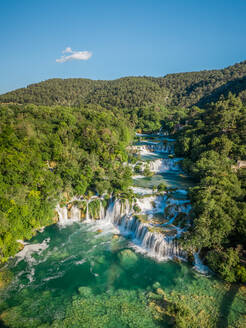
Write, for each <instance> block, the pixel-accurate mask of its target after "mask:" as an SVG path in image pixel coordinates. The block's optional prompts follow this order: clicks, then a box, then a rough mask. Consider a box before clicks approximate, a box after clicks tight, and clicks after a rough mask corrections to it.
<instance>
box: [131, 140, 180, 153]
mask: <svg viewBox="0 0 246 328" xmlns="http://www.w3.org/2000/svg"><path fill="white" fill-rule="evenodd" d="M134 148H136V149H139V150H140V152H141V153H143V154H144V153H145V152H157V153H165V154H173V153H174V145H173V143H170V142H167V143H161V142H158V143H157V142H149V143H148V144H145V145H141V146H136V147H134Z"/></svg>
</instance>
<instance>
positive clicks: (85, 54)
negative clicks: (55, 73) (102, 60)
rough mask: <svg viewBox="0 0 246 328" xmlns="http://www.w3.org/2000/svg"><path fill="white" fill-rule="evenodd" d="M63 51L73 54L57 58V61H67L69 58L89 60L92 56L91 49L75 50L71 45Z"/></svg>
mask: <svg viewBox="0 0 246 328" xmlns="http://www.w3.org/2000/svg"><path fill="white" fill-rule="evenodd" d="M62 53H63V54H65V53H70V54H71V55H63V56H61V58H58V59H56V62H57V63H65V62H67V61H68V60H88V59H89V58H91V56H92V52H90V51H73V50H72V49H71V48H70V47H67V48H66V49H65V50H63V51H62Z"/></svg>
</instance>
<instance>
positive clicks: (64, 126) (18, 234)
mask: <svg viewBox="0 0 246 328" xmlns="http://www.w3.org/2000/svg"><path fill="white" fill-rule="evenodd" d="M119 115H120V114H117V115H116V114H113V113H112V112H110V111H107V110H103V109H102V108H101V107H100V106H98V107H95V106H94V107H91V108H76V109H74V108H66V107H61V106H60V107H45V106H39V107H38V106H35V105H26V106H22V105H2V106H1V107H0V261H5V260H7V258H8V257H9V256H12V255H14V254H15V253H16V252H17V251H18V249H19V244H18V243H17V242H16V240H18V239H29V238H30V237H31V236H32V235H33V234H34V232H35V230H36V229H38V228H40V227H42V226H45V225H47V224H51V223H52V222H53V221H52V218H54V217H55V213H54V208H55V205H56V203H57V202H58V201H59V199H61V198H62V194H63V193H64V192H65V193H66V195H67V197H66V198H68V199H69V197H71V196H73V195H85V194H90V193H92V194H95V193H98V194H102V193H105V192H109V193H111V192H115V193H119V192H124V191H126V190H127V189H128V186H129V185H130V184H131V169H130V168H128V167H127V166H125V165H123V163H124V162H127V160H128V157H127V153H126V146H127V145H128V144H129V142H130V140H131V138H132V132H131V130H129V128H128V127H127V124H126V122H125V119H124V117H122V116H119ZM92 205H93V204H91V205H90V210H91V211H92V212H93V213H94V212H95V213H94V214H95V215H96V216H98V208H96V209H95V208H93V209H92Z"/></svg>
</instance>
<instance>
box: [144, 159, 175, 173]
mask: <svg viewBox="0 0 246 328" xmlns="http://www.w3.org/2000/svg"><path fill="white" fill-rule="evenodd" d="M149 166H150V170H151V171H152V172H160V173H163V172H166V171H178V170H179V169H180V168H179V166H178V160H177V159H173V158H160V159H157V160H155V161H151V162H149Z"/></svg>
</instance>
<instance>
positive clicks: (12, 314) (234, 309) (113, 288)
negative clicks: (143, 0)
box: [0, 155, 246, 328]
mask: <svg viewBox="0 0 246 328" xmlns="http://www.w3.org/2000/svg"><path fill="white" fill-rule="evenodd" d="M157 156H158V155H157ZM143 159H144V158H143ZM160 181H166V183H168V184H169V186H171V187H175V186H176V187H177V188H179V189H187V188H188V187H189V186H191V185H192V181H190V179H189V178H186V177H185V176H180V172H165V173H162V174H157V175H154V176H153V177H151V178H143V179H135V180H134V183H135V184H138V186H140V185H141V186H142V187H153V185H156V184H158V183H159V182H160ZM174 196H175V195H174ZM175 197H177V198H178V197H180V198H182V197H183V198H185V197H186V196H184V195H182V194H179V193H176V196H175ZM116 232H117V231H115V230H114V229H113V227H107V228H105V229H104V228H103V227H102V230H98V231H97V230H96V229H95V225H94V224H93V222H92V223H88V224H87V223H74V224H72V225H68V226H65V227H60V226H59V225H52V226H49V227H46V228H45V229H44V231H43V232H39V233H38V234H37V235H36V236H35V237H33V238H32V239H31V240H30V241H29V244H30V245H34V247H33V249H34V248H35V245H41V246H40V250H37V247H36V248H35V250H33V251H32V250H31V247H30V245H29V246H28V247H29V248H30V251H29V252H27V253H26V254H25V256H23V257H22V258H21V257H18V256H17V257H15V258H14V259H10V260H9V262H8V264H7V265H6V266H5V269H8V270H10V271H11V272H12V273H13V279H12V281H11V283H10V284H9V286H8V287H7V288H6V289H2V290H0V296H1V301H0V313H1V315H0V319H1V320H2V324H4V325H5V327H18V328H23V327H39V328H41V327H42V328H44V327H69V328H70V327H72V328H73V327H76V328H77V327H85V328H86V327H90V328H100V327H102V328H111V327H112V328H127V327H131V328H135V327H139V328H140V327H141V328H151V327H173V323H172V321H170V320H168V318H167V320H162V321H158V320H157V319H156V317H155V316H154V315H153V312H152V311H151V306H150V305H151V299H150V297H149V295H150V294H149V293H151V292H156V288H157V287H159V288H161V289H162V290H163V291H164V292H165V295H166V298H167V299H168V301H170V302H171V301H173V302H176V301H182V302H183V303H184V304H185V305H187V306H189V307H190V308H191V309H192V311H193V312H194V314H195V316H196V317H197V318H198V319H199V318H201V320H200V319H199V320H200V321H199V322H200V324H199V326H197V327H241V328H242V327H246V320H245V315H246V314H245V300H246V291H245V289H244V288H243V287H240V288H239V286H230V285H226V284H224V283H223V282H221V281H220V280H218V279H217V278H216V277H215V276H209V277H207V276H203V275H201V274H199V273H198V272H196V271H195V270H194V269H193V266H192V264H188V263H177V262H174V261H168V262H157V261H156V260H153V259H152V258H150V257H148V256H147V255H146V254H145V255H144V254H142V253H139V252H137V250H136V248H135V246H134V244H133V242H132V241H131V240H130V239H127V238H125V237H122V236H120V235H119V234H118V233H117V234H116ZM0 326H1V324H0ZM187 327H188V326H187ZM192 327H194V326H192Z"/></svg>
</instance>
